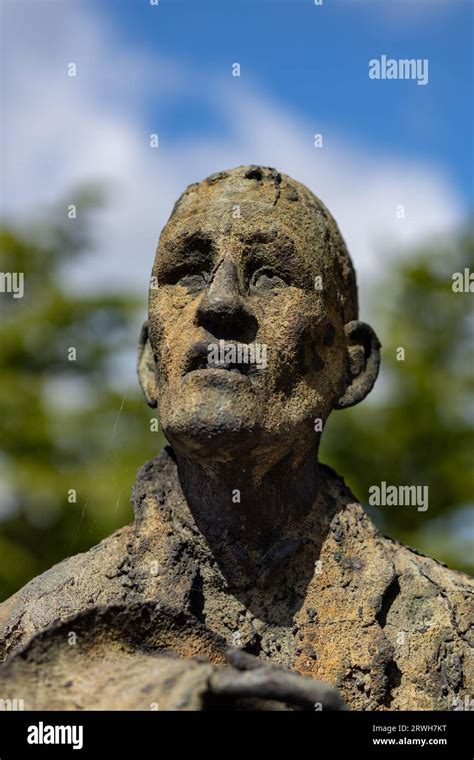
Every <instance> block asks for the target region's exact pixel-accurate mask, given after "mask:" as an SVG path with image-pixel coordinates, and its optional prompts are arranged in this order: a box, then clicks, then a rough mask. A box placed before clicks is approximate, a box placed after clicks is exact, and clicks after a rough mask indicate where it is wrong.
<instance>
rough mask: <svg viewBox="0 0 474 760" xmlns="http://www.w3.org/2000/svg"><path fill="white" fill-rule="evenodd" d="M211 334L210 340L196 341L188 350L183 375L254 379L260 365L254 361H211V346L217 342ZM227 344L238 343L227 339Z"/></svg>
mask: <svg viewBox="0 0 474 760" xmlns="http://www.w3.org/2000/svg"><path fill="white" fill-rule="evenodd" d="M217 342H218V341H216V340H215V339H214V338H212V337H211V336H210V337H209V339H208V340H201V341H198V342H197V343H195V344H194V345H193V346H192V347H191V348H190V350H189V351H188V354H187V357H186V362H185V367H184V372H183V376H184V377H187V376H188V375H193V376H195V375H202V376H206V377H216V378H220V377H221V376H230V377H231V378H234V379H235V378H239V379H244V380H247V379H253V378H254V377H255V375H256V374H257V373H258V372H259V369H258V367H257V366H256V365H255V364H252V363H239V362H229V361H226V362H224V363H219V364H216V363H213V362H210V361H209V358H208V357H209V346H210V345H211V344H216V343H217ZM225 344H226V346H231V345H237V341H225Z"/></svg>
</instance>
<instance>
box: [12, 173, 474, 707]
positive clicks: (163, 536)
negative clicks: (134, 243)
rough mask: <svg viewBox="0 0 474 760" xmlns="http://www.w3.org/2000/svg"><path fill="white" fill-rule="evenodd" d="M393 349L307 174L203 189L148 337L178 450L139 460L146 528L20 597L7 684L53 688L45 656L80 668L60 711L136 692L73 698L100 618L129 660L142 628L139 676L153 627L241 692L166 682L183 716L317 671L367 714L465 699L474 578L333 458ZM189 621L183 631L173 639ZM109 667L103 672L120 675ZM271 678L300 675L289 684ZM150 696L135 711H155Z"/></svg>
mask: <svg viewBox="0 0 474 760" xmlns="http://www.w3.org/2000/svg"><path fill="white" fill-rule="evenodd" d="M379 349H380V344H379V341H378V339H377V336H376V335H375V333H374V331H373V330H372V328H371V327H370V326H369V325H367V324H365V323H364V322H361V321H359V320H358V305H357V288H356V279H355V273H354V269H353V266H352V262H351V259H350V257H349V254H348V252H347V250H346V246H345V244H344V241H343V239H342V237H341V235H340V232H339V230H338V227H337V225H336V222H335V220H334V219H333V217H332V216H331V215H330V213H329V212H328V210H327V209H326V208H325V206H324V205H323V204H322V203H321V201H319V200H318V199H317V198H316V197H315V196H314V195H313V194H312V193H311V192H310V191H309V190H308V189H307V188H306V187H304V186H303V185H301V184H300V183H298V182H296V181H294V180H293V179H291V178H290V177H288V176H286V175H284V174H280V173H278V172H277V171H276V170H275V169H271V168H268V167H260V166H247V167H238V168H236V169H232V170H229V171H224V172H219V173H218V174H214V175H212V176H210V177H208V178H207V179H206V180H204V181H202V182H200V183H196V184H193V185H190V186H189V187H188V188H187V190H186V191H185V192H184V193H183V195H182V196H181V197H180V198H179V200H178V201H177V203H176V204H175V207H174V209H173V212H172V214H171V217H170V219H169V221H168V223H167V224H166V226H165V228H164V230H163V232H162V234H161V238H160V242H159V245H158V250H157V254H156V258H155V263H154V267H153V272H152V277H151V282H150V298H149V316H148V321H147V322H146V323H145V325H144V327H143V330H142V335H141V339H140V347H139V365H138V369H139V377H140V382H141V385H142V388H143V390H144V393H145V396H146V399H147V401H148V403H149V404H150V406H151V407H158V410H159V416H160V421H161V425H162V428H163V430H164V433H165V435H166V437H167V439H168V441H169V443H170V446H169V447H167V448H166V449H165V451H163V452H162V453H161V454H160V455H159V456H157V457H156V458H155V459H153V460H152V461H151V462H148V463H147V464H146V465H145V466H144V467H143V468H142V469H141V470H140V472H139V474H138V478H137V482H136V484H135V487H134V491H133V503H134V507H135V514H136V520H135V523H134V524H133V525H130V526H127V527H125V528H122V529H120V530H118V531H116V532H115V533H114V534H113V535H112V536H110V537H109V538H107V539H106V540H104V541H103V542H102V543H101V544H99V545H98V546H96V547H94V548H92V549H91V550H90V551H88V552H87V553H85V554H81V555H77V556H75V557H71V558H69V559H66V560H64V561H63V562H61V563H60V564H58V565H56V566H55V567H53V568H52V569H51V570H49V571H48V572H46V573H44V574H43V575H41V576H40V577H38V578H35V579H34V580H32V581H31V582H30V583H28V584H27V585H26V586H25V587H24V588H23V589H22V590H21V591H19V592H18V593H16V594H15V595H14V596H13V597H11V598H10V599H9V600H7V601H6V602H4V603H3V604H2V605H0V632H1V633H0V656H2V655H3V656H4V657H5V656H6V657H7V660H6V662H5V664H4V665H3V666H2V668H0V697H1V696H2V689H3V688H4V683H5V680H6V675H7V670H6V669H7V668H9V670H8V675H9V677H10V679H11V678H13V676H14V674H15V673H16V676H15V677H16V678H18V679H20V681H21V682H22V683H26V682H25V680H24V679H30V680H29V681H28V683H29V687H28V688H29V689H30V691H31V690H32V686H31V678H32V676H31V673H33V672H34V678H35V684H36V687H35V688H36V692H38V689H39V688H40V687H39V686H38V683H42V682H41V675H38V673H40V670H38V669H39V668H40V666H39V663H40V662H41V661H42V658H43V662H45V661H46V660H47V661H48V662H52V661H54V662H56V666H55V667H57V668H59V669H58V671H57V672H58V676H57V679H56V686H55V688H56V692H57V693H58V694H60V695H61V696H60V698H59V702H58V704H60V705H63V706H64V705H66V706H67V707H70V708H71V709H74V707H77V706H81V707H84V706H89V707H90V706H92V707H94V706H97V705H98V704H99V703H100V705H101V706H108V707H123V706H126V704H125V705H124V702H123V699H122V698H119V697H118V696H117V694H116V691H115V692H114V689H113V688H112V687H111V688H109V689H107V688H106V689H105V690H104V689H103V688H100V689H99V688H98V689H97V696H96V701H95V702H94V699H93V698H91V696H90V694H89V697H88V698H87V697H86V696H85V692H84V693H83V692H80V689H79V691H76V692H75V697H74V698H72V697H71V698H70V699H69V698H68V697H67V693H68V692H67V689H68V688H69V690H71V685H69V687H65V686H64V687H62V686H61V677H62V676H61V673H63V671H61V668H60V666H59V665H57V662H58V661H60V662H65V657H66V654H67V649H65V648H66V646H67V642H66V643H64V642H65V640H66V638H67V636H68V635H69V634H70V633H71V632H72V633H77V631H78V630H80V631H81V635H82V636H83V641H84V640H85V641H87V647H86V649H87V651H88V652H94V651H96V650H98V649H100V651H101V652H102V653H104V652H105V653H106V654H107V652H108V653H109V655H110V656H112V654H111V653H113V652H114V651H119V650H120V651H121V652H123V651H124V646H125V645H123V641H126V642H127V644H126V647H125V648H126V650H127V652H129V655H127V656H129V664H128V665H127V667H125V670H127V669H128V668H132V667H135V668H136V672H135V684H141V683H145V682H146V673H147V672H149V668H150V667H151V666H150V664H149V663H148V664H146V665H145V666H143V664H140V663H141V662H142V661H141V659H140V658H142V659H143V656H144V655H143V641H144V640H146V641H147V642H149V641H150V640H151V639H153V640H154V641H155V643H154V644H153V647H154V648H153V647H152V649H153V652H154V655H153V656H155V655H156V654H159V653H160V652H164V651H168V652H174V653H175V654H176V655H179V657H180V658H181V659H179V661H178V660H176V658H174V659H173V663H174V665H173V667H175V668H177V669H178V670H179V672H180V673H185V674H186V678H187V679H188V681H189V678H190V674H192V673H194V672H198V671H199V668H198V665H199V666H200V667H201V671H199V672H200V673H201V674H202V673H204V672H205V674H206V676H205V678H207V683H208V684H209V672H210V671H209V672H208V671H206V670H205V668H208V669H209V668H212V674H213V675H212V678H213V679H214V681H213V683H214V684H216V683H221V687H219V686H217V687H216V688H215V690H214V692H212V689H210V691H209V688H210V687H209V686H208V687H206V688H208V691H207V692H206V689H205V688H204V687H203V686H202V679H201V681H199V683H200V684H201V686H200V687H199V689H200V691H199V689H198V687H197V686H189V683H188V686H187V687H186V688H187V691H186V694H187V697H186V699H183V696H182V690H181V691H180V692H179V698H177V699H171V700H168V701H166V699H167V698H166V695H165V691H166V690H165V688H164V686H162V682H161V681H160V678H159V676H158V675H157V677H156V679H155V680H154V687H153V689H154V693H157V694H158V697H157V700H152V701H153V702H155V701H157V702H158V703H160V701H161V702H162V704H163V705H165V707H166V706H167V707H169V708H170V709H171V708H173V709H185V708H186V707H187V708H190V709H207V708H211V707H212V705H213V700H214V704H215V700H218V699H220V698H221V697H222V695H223V694H226V695H227V697H226V698H229V699H231V700H234V702H233V703H232V704H234V705H237V703H238V701H239V698H240V697H241V698H242V699H243V700H244V702H245V699H247V703H246V704H247V706H250V708H252V707H254V708H255V709H258V707H259V704H260V707H262V705H263V706H264V707H265V704H267V706H268V704H272V705H273V706H275V704H276V703H277V702H278V703H279V704H280V706H281V704H283V705H285V704H287V705H292V704H293V705H296V706H300V707H301V706H302V705H303V706H304V705H306V706H307V705H309V704H311V702H312V700H314V702H315V703H317V702H318V699H317V697H318V694H319V695H321V694H322V693H323V691H324V686H323V685H321V684H317V686H318V688H320V689H322V691H320V692H317V691H316V692H313V691H311V683H312V682H310V681H309V680H307V679H304V678H297V677H296V674H299V675H300V676H308V677H309V678H310V679H314V680H315V681H323V682H324V683H325V684H327V685H328V686H332V687H335V688H336V689H337V690H338V692H339V694H340V695H342V698H343V700H344V702H345V704H346V705H347V706H348V707H349V708H351V709H356V710H367V709H369V710H370V709H374V710H386V709H392V710H393V709H398V710H400V709H402V710H404V709H428V710H452V709H456V705H457V704H459V703H460V702H461V701H462V700H464V699H466V698H469V695H470V694H472V693H473V688H474V687H473V678H472V659H469V657H470V654H469V653H470V646H469V645H470V644H471V646H472V594H473V591H474V584H473V583H472V581H471V580H470V579H469V578H468V577H467V576H465V575H463V574H462V573H459V572H455V571H450V570H448V569H446V568H445V566H443V565H441V564H440V563H438V562H436V561H435V560H432V559H430V558H428V557H425V556H422V555H420V554H418V553H416V552H414V551H412V550H410V549H408V548H407V547H405V546H403V545H401V544H400V543H398V542H397V541H394V540H391V539H390V538H387V537H385V536H382V535H381V534H380V533H379V532H378V530H377V529H376V528H375V527H374V525H373V524H372V522H371V520H370V519H369V517H368V516H367V515H366V513H365V512H364V510H363V508H362V507H361V506H360V504H359V503H358V502H357V500H356V499H355V497H354V496H353V495H352V494H351V493H350V491H349V490H348V488H347V486H346V485H345V484H344V481H343V480H342V478H340V477H339V476H338V475H337V474H336V473H335V472H334V471H333V470H331V469H330V468H329V467H327V466H325V465H322V464H320V463H319V462H318V448H319V443H320V438H321V433H322V431H323V429H324V425H325V423H326V420H327V418H328V416H329V414H330V412H331V411H332V410H333V409H343V408H345V407H348V406H351V405H354V404H357V403H358V402H359V401H362V400H363V399H364V398H365V396H366V395H367V394H368V393H369V392H370V390H371V388H372V386H373V384H374V382H375V380H376V377H377V374H378V368H379ZM367 466H368V467H370V452H367ZM144 611H147V612H146V615H145V617H146V620H145V622H143V619H144V618H143V616H144V614H145V613H144ZM150 616H152V618H153V621H154V622H153V625H151V624H150V619H151V618H150ZM153 616H154V617H153ZM131 618H133V619H137V620H139V622H136V623H135V628H134V627H133V624H132V623H131V622H130V621H131ZM104 621H106V623H104ZM169 621H172V624H171V623H170V622H169ZM180 621H181V622H180ZM140 626H142V627H140ZM170 626H171V628H172V630H173V635H171V634H170V635H169V636H168V638H166V636H165V637H164V639H166V642H167V643H166V644H164V643H163V641H164V639H163V637H162V638H161V639H160V636H161V634H160V635H158V633H157V632H159V631H162V629H164V630H165V631H168V628H169V627H170ZM187 636H191V638H192V641H193V644H192V646H190V647H188V646H186V645H185V643H184V642H185V641H186V640H187V639H186V637H187ZM470 636H471V639H470V638H469V637H470ZM31 637H33V638H31ZM78 638H79V639H80V638H81V636H79V634H78ZM58 641H60V642H62V644H61V645H60V644H59V643H58ZM117 641H119V642H122V644H117ZM160 641H161V643H160ZM157 642H158V643H157ZM61 647H62V649H61ZM227 648H231V650H232V651H231V653H230V654H227V655H226V654H225V651H226V649H227ZM60 649H61V651H63V650H65V652H64V651H63V653H62V656H61V658H62V659H61V658H59V655H58V652H59V650H60ZM18 652H22V659H21V662H20V661H19V660H18ZM146 652H147V653H148V654H149V649H147V650H146ZM212 653H213V654H212ZM106 654H105V655H104V654H103V657H106ZM75 656H76V655H75ZM196 657H197V658H198V659H196ZM200 657H201V658H202V657H204V658H205V661H202V662H201V659H200ZM58 658H59V660H58ZM183 658H185V659H183ZM226 658H227V659H226ZM98 659H100V657H99V658H98ZM102 659H103V658H102ZM158 660H159V658H158ZM158 660H157V662H158ZM80 662H83V660H80ZM28 663H29V665H28ZM132 663H135V665H132ZM168 664H169V658H168ZM260 666H262V667H260ZM156 667H158V669H159V667H161V665H160V666H159V665H157V666H156ZM140 668H142V669H141V670H140ZM196 668H197V670H196ZM202 668H204V670H202ZM80 669H81V667H80V665H77V667H76V670H75V672H76V675H77V678H78V679H79V680H80ZM105 670H106V671H107V668H105ZM111 670H113V668H111ZM103 671H104V669H102V670H101V671H100V672H99V671H97V674H96V676H94V677H95V678H96V683H98V684H103V683H109V686H110V682H107V678H109V679H110V678H111V677H112V676H111V675H110V673H109V671H107V672H106V673H105V675H104V672H103ZM291 671H292V672H291ZM2 673H3V675H2ZM107 673H109V675H107ZM239 673H240V676H239ZM255 673H260V675H259V676H256V675H255ZM265 673H266V674H267V675H268V673H270V674H272V677H273V683H275V673H278V678H280V679H281V683H282V684H283V683H284V686H282V687H281V689H280V690H278V689H276V691H272V689H271V688H269V687H268V683H267V682H266V681H265V678H266V676H265ZM90 677H92V678H93V676H91V675H90ZM2 678H3V680H2ZM252 678H253V681H252ZM259 678H260V681H259ZM278 678H277V680H278ZM285 678H286V679H287V680H286V681H285ZM21 679H23V680H21ZM38 679H39V680H38ZM101 679H102V680H101ZM196 679H197V677H196ZM196 679H195V682H193V683H195V684H196V683H197V680H198V679H197V680H196ZM219 679H221V681H219ZM222 679H223V681H222ZM226 679H228V680H227V681H226ZM245 679H247V680H245ZM262 679H263V680H262ZM288 679H289V680H288ZM295 679H296V680H295ZM191 680H192V679H191ZM211 680H212V679H211ZM256 680H257V682H259V683H260V684H261V683H263V682H265V683H267V685H266V686H265V687H263V688H261V687H257V688H256V687H255V681H256ZM270 680H271V678H270ZM224 681H225V683H226V684H227V686H225V687H224V688H223V689H222V682H224ZM250 681H252V684H253V685H252V684H251V685H250V686H249V687H248V689H247V690H246V687H245V683H247V685H248V684H250ZM160 684H161V686H160ZM228 684H231V685H230V686H228ZM76 685H77V684H76ZM315 686H316V684H315ZM25 688H26V687H25ZM41 688H43V687H41ZM44 688H46V687H45V686H44ZM151 688H152V687H150V689H151ZM219 688H220V689H221V690H220V691H219ZM226 688H227V691H226ZM193 689H194V691H193ZM308 689H309V691H308ZM196 690H197V691H196ZM203 690H204V691H203ZM27 691H28V689H27ZM73 691H74V688H73ZM139 691H140V690H139V689H138V691H137V693H138V692H139ZM178 691H179V690H178ZM99 692H100V694H101V696H100V697H99V695H98V693H99ZM198 692H199V695H200V697H199V699H196V693H198ZM204 692H206V693H205V695H204V696H203V694H204ZM211 692H212V694H211ZM69 693H70V692H69ZM104 694H105V695H106V696H105V697H104ZM114 694H115V696H114ZM295 694H296V696H295ZM302 694H304V695H305V696H301V695H302ZM65 695H66V696H65ZM107 695H108V696H107ZM216 695H220V696H216ZM308 695H309V696H308ZM328 695H329V696H328ZM222 698H224V697H222ZM253 698H255V699H256V700H257V701H256V702H254V703H252V701H251V700H252V699H253ZM326 698H327V700H328V701H327V705H328V706H331V705H332V706H333V707H335V706H340V702H338V697H337V695H335V694H334V692H332V691H331V690H327V691H326V692H325V693H324V695H323V696H322V697H321V704H323V706H325V704H326V703H325V699H326ZM68 699H69V701H68ZM74 699H75V700H76V701H75V702H74ZM140 699H142V697H141V698H140ZM140 699H138V701H137V699H135V701H133V700H132V701H131V702H130V703H129V704H130V705H132V706H133V707H136V708H139V707H141V706H143V707H145V708H146V709H149V708H148V707H147V704H148V703H147V704H146V705H145V702H146V699H145V702H143V701H140ZM258 699H260V700H269V702H268V703H265V702H262V701H261V702H260V703H258ZM104 700H105V702H104ZM235 700H236V701H235ZM248 700H250V702H249V701H248ZM331 700H332V702H331ZM148 702H150V700H149V699H148ZM34 704H35V705H39V704H40V703H39V702H34Z"/></svg>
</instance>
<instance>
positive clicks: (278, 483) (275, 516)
mask: <svg viewBox="0 0 474 760" xmlns="http://www.w3.org/2000/svg"><path fill="white" fill-rule="evenodd" d="M265 459H266V461H268V462H272V456H271V452H269V453H268V456H266V457H265ZM275 459H276V461H275ZM177 464H178V476H179V481H180V485H181V488H182V491H183V494H184V497H185V500H186V503H187V506H188V508H189V510H190V513H191V515H192V518H193V521H194V522H195V523H196V525H197V527H198V529H199V531H200V532H201V533H202V535H203V536H204V537H205V539H206V540H207V542H208V544H209V546H210V548H211V550H212V553H213V555H214V557H215V559H216V561H217V562H218V564H219V565H220V567H221V569H222V571H223V572H224V574H225V575H226V576H227V577H228V578H229V580H231V582H232V583H235V584H239V585H241V584H242V583H246V582H252V581H254V580H255V578H256V576H257V575H259V574H261V573H262V571H265V572H267V571H268V570H269V569H271V568H272V567H275V566H276V565H281V564H282V563H283V562H284V561H285V560H287V559H289V557H291V556H292V555H293V554H294V553H295V552H296V551H297V549H298V547H299V543H300V535H301V529H302V527H303V525H304V522H305V519H306V518H307V517H308V515H309V514H311V513H312V512H313V508H314V505H315V503H316V501H317V498H318V495H319V484H320V478H319V468H318V460H317V448H316V446H313V447H310V448H309V449H308V450H307V451H306V452H305V453H304V454H303V455H302V454H301V452H298V453H297V454H293V453H290V454H287V455H286V456H285V457H283V458H280V459H278V458H277V457H275V458H274V459H273V462H272V463H271V464H269V465H268V466H267V467H266V469H265V471H264V472H263V473H262V471H261V466H262V465H261V458H259V461H258V462H256V461H255V460H254V459H252V458H251V457H248V458H247V459H245V458H243V457H242V458H239V462H238V463H236V462H231V463H222V462H219V463H216V462H213V463H212V464H209V463H207V462H206V463H202V462H196V461H191V460H190V459H188V458H186V457H184V456H182V455H179V454H178V455H177Z"/></svg>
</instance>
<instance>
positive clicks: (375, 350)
mask: <svg viewBox="0 0 474 760" xmlns="http://www.w3.org/2000/svg"><path fill="white" fill-rule="evenodd" d="M344 332H345V334H346V341H347V350H348V352H349V372H350V381H349V385H348V386H347V388H346V390H345V392H344V394H343V395H342V396H341V398H340V399H339V400H338V401H337V402H336V404H335V406H334V408H335V409H345V408H346V407H348V406H354V405H355V404H358V403H359V401H363V399H364V398H365V397H366V396H367V394H368V393H370V391H371V390H372V387H373V385H374V383H375V381H376V379H377V375H378V374H379V366H380V341H379V339H378V338H377V336H376V334H375V332H374V331H373V330H372V328H371V327H370V325H368V324H366V323H365V322H359V321H358V320H354V321H353V322H348V323H347V324H346V325H344Z"/></svg>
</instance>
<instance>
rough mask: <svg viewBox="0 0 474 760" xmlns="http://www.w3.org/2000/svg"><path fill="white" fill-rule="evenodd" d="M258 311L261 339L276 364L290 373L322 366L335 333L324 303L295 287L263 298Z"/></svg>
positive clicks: (256, 310)
mask: <svg viewBox="0 0 474 760" xmlns="http://www.w3.org/2000/svg"><path fill="white" fill-rule="evenodd" d="M255 312H256V313H257V315H258V323H259V331H258V340H259V341H260V342H262V343H267V344H268V352H269V354H270V355H271V354H273V362H272V363H273V364H274V365H281V366H282V369H283V368H284V369H285V372H287V373H288V372H289V373H290V374H294V371H295V370H296V371H297V372H304V371H307V369H308V368H309V367H314V366H316V367H318V368H319V369H321V363H322V362H323V358H322V354H323V353H324V350H325V349H326V345H325V343H327V342H328V340H332V339H333V336H332V335H331V331H330V323H329V320H328V318H327V315H326V314H325V312H324V309H323V306H322V304H321V303H320V302H318V301H316V300H315V298H314V296H309V295H308V294H306V293H303V292H301V291H299V290H293V289H292V291H291V292H288V294H287V295H286V294H278V295H276V296H273V297H270V298H268V299H266V300H265V301H264V302H262V301H260V303H259V304H258V305H256V306H255ZM333 332H334V331H333Z"/></svg>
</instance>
